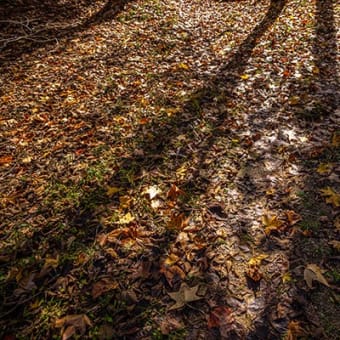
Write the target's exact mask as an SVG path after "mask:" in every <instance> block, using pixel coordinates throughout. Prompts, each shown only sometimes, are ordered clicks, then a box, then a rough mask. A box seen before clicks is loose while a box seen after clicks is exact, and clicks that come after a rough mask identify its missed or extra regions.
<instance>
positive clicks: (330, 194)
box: [320, 187, 340, 207]
mask: <svg viewBox="0 0 340 340" xmlns="http://www.w3.org/2000/svg"><path fill="white" fill-rule="evenodd" d="M320 192H321V195H322V196H324V197H326V203H330V204H332V205H333V206H334V207H340V195H339V194H338V193H337V192H336V191H334V190H333V189H332V188H331V187H327V188H324V189H321V190H320Z"/></svg>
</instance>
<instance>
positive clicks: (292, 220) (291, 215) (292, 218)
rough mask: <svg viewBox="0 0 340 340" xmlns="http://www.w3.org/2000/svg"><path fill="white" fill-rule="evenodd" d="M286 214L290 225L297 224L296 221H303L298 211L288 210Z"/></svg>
mask: <svg viewBox="0 0 340 340" xmlns="http://www.w3.org/2000/svg"><path fill="white" fill-rule="evenodd" d="M285 214H286V216H287V220H288V223H289V225H290V226H293V225H295V224H296V223H298V222H300V221H301V219H302V218H301V215H300V214H298V213H296V212H295V211H294V210H286V211H285Z"/></svg>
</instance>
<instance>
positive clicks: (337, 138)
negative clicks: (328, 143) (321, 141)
mask: <svg viewBox="0 0 340 340" xmlns="http://www.w3.org/2000/svg"><path fill="white" fill-rule="evenodd" d="M332 146H334V147H336V148H338V147H339V146H340V133H337V132H335V133H334V134H333V136H332Z"/></svg>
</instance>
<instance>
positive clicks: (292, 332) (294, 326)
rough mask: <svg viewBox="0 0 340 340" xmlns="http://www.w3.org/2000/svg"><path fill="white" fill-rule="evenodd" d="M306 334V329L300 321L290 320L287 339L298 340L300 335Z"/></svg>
mask: <svg viewBox="0 0 340 340" xmlns="http://www.w3.org/2000/svg"><path fill="white" fill-rule="evenodd" d="M303 335H306V331H305V330H304V329H303V328H302V327H301V325H300V322H299V321H295V320H292V321H289V324H288V329H287V335H286V337H285V340H297V339H298V337H300V336H303Z"/></svg>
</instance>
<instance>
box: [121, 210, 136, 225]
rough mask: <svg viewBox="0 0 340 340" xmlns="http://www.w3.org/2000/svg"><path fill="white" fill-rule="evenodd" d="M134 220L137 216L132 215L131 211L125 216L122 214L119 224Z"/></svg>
mask: <svg viewBox="0 0 340 340" xmlns="http://www.w3.org/2000/svg"><path fill="white" fill-rule="evenodd" d="M134 220H135V218H134V217H133V216H132V215H131V213H129V212H128V213H127V214H125V215H124V216H122V217H121V218H120V219H119V221H118V223H119V224H129V223H131V222H132V221H134Z"/></svg>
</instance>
